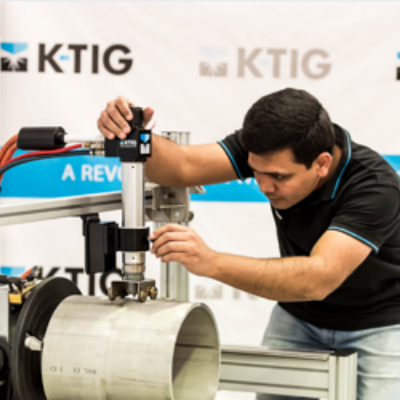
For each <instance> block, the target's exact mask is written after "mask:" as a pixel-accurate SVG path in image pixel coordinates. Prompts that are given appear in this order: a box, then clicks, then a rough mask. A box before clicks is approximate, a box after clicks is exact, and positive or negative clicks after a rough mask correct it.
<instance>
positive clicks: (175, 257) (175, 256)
mask: <svg viewBox="0 0 400 400" xmlns="http://www.w3.org/2000/svg"><path fill="white" fill-rule="evenodd" d="M184 257H185V255H184V253H169V254H167V255H165V256H163V257H162V258H161V261H162V262H164V263H167V262H171V261H175V262H178V263H181V264H183V262H184Z"/></svg>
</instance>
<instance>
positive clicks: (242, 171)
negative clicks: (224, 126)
mask: <svg viewBox="0 0 400 400" xmlns="http://www.w3.org/2000/svg"><path fill="white" fill-rule="evenodd" d="M241 133H242V131H241V130H238V131H236V132H234V133H232V134H231V135H228V136H227V137H226V138H225V139H223V140H221V141H219V142H218V144H219V145H220V146H221V147H222V148H223V149H224V151H225V153H226V154H227V156H228V157H229V159H230V161H231V163H232V166H233V168H234V169H235V171H236V175H237V176H238V178H239V179H241V180H244V179H246V178H251V177H253V176H254V173H253V170H252V169H251V168H250V167H249V165H248V163H247V157H248V154H249V153H248V152H247V151H246V150H245V149H244V148H243V146H242V141H241Z"/></svg>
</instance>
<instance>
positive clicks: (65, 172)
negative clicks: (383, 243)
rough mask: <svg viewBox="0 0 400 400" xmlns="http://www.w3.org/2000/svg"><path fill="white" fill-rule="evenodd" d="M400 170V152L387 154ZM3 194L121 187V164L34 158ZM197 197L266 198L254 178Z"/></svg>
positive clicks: (9, 176)
mask: <svg viewBox="0 0 400 400" xmlns="http://www.w3.org/2000/svg"><path fill="white" fill-rule="evenodd" d="M384 157H385V159H386V160H387V161H388V162H389V164H390V165H391V166H392V167H393V168H394V169H395V171H397V172H398V173H399V172H400V155H387V156H384ZM1 188H2V191H1V193H0V195H1V196H2V197H32V198H56V197H64V196H78V195H85V194H94V193H103V192H111V191H118V190H121V164H120V162H119V160H118V159H116V158H106V157H90V156H76V157H70V158H59V159H57V158H54V159H49V160H41V161H34V162H31V163H26V164H23V165H20V166H17V167H15V168H13V169H10V170H9V171H7V172H6V173H5V174H4V179H3V182H2V184H1ZM205 188H206V194H204V195H195V194H194V195H192V196H191V199H192V200H193V201H203V202H207V201H214V202H266V201H268V199H267V198H266V197H265V196H264V195H263V194H262V193H261V192H260V190H259V188H258V184H257V182H256V181H255V179H254V178H249V179H245V180H244V181H241V180H237V181H232V182H227V183H221V184H218V185H208V186H205Z"/></svg>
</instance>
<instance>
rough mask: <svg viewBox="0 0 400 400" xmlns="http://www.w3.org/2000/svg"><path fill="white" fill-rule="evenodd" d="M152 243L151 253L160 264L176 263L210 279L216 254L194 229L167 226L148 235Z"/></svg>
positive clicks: (174, 225) (173, 225) (172, 225)
mask: <svg viewBox="0 0 400 400" xmlns="http://www.w3.org/2000/svg"><path fill="white" fill-rule="evenodd" d="M150 239H151V240H152V241H153V242H154V243H153V247H152V249H151V252H152V253H153V254H155V255H156V257H157V258H160V257H161V261H162V262H170V261H176V262H179V263H181V264H183V265H184V266H185V268H186V269H187V270H188V271H189V272H191V273H192V274H195V275H199V276H207V277H210V276H211V275H212V261H214V260H215V258H216V257H217V256H218V253H217V252H215V251H213V250H211V249H210V248H209V247H207V245H206V244H205V243H204V242H203V240H202V239H201V238H200V236H199V235H198V234H197V233H196V232H195V230H194V229H192V228H188V227H186V226H181V225H176V224H168V225H165V226H163V227H162V228H160V229H157V230H156V231H155V232H153V233H152V234H151V235H150Z"/></svg>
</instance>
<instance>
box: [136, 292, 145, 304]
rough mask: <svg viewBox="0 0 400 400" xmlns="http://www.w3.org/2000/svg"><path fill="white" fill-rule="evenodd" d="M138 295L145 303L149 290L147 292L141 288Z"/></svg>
mask: <svg viewBox="0 0 400 400" xmlns="http://www.w3.org/2000/svg"><path fill="white" fill-rule="evenodd" d="M138 297H139V301H141V302H142V303H144V302H145V301H146V299H147V292H145V291H144V290H141V291H140V293H139V296H138Z"/></svg>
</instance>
